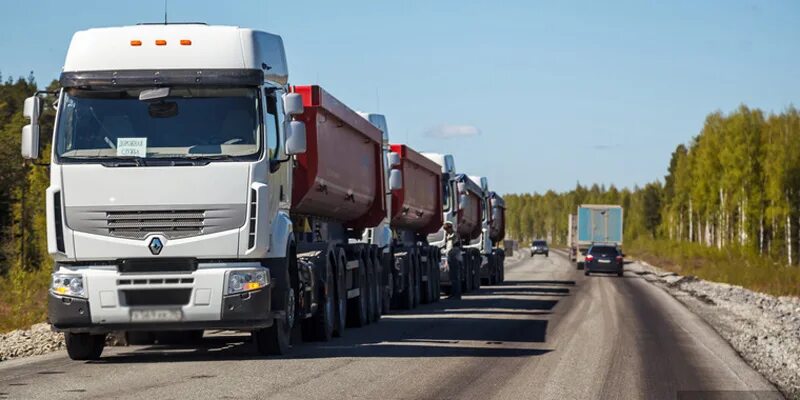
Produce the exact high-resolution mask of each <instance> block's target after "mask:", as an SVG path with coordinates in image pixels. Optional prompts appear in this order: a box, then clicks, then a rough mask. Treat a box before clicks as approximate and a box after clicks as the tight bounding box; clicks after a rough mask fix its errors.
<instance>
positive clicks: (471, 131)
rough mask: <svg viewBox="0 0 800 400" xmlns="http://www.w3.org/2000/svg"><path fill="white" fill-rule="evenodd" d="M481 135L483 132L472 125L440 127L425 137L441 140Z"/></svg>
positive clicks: (432, 129)
mask: <svg viewBox="0 0 800 400" xmlns="http://www.w3.org/2000/svg"><path fill="white" fill-rule="evenodd" d="M480 134H481V130H480V129H478V128H477V127H475V126H472V125H439V126H436V127H433V128H431V129H428V131H427V132H425V135H427V136H430V137H435V138H439V139H452V138H462V137H470V136H477V135H480Z"/></svg>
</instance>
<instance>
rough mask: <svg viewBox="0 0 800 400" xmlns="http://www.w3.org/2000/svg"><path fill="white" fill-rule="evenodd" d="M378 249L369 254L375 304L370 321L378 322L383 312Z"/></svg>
mask: <svg viewBox="0 0 800 400" xmlns="http://www.w3.org/2000/svg"><path fill="white" fill-rule="evenodd" d="M379 251H380V249H378V248H377V247H376V248H374V249H373V250H372V251H371V252H370V255H369V256H370V259H371V260H372V276H373V287H372V298H373V299H374V302H375V308H374V309H373V314H372V320H373V321H376V322H377V321H378V320H380V319H381V313H382V312H383V296H384V294H383V293H384V292H385V289H384V286H383V264H381V260H380V257H378V252H379Z"/></svg>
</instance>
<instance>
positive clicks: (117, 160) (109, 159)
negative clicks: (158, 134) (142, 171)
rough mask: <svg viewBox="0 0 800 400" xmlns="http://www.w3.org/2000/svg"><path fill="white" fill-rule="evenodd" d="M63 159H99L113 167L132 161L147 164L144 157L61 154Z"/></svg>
mask: <svg viewBox="0 0 800 400" xmlns="http://www.w3.org/2000/svg"><path fill="white" fill-rule="evenodd" d="M61 158H63V159H68V160H78V161H94V160H100V161H102V162H103V164H106V163H109V164H112V166H114V167H118V166H120V164H123V163H128V162H131V161H132V162H133V163H134V164H136V166H137V167H143V166H146V165H147V162H146V161H145V158H144V157H119V156H78V157H75V156H61Z"/></svg>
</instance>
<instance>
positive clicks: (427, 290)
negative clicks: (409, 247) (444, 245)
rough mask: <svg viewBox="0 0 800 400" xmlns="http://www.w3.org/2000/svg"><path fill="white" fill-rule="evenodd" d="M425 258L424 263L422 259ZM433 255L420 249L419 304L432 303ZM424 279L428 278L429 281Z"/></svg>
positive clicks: (424, 249) (423, 248)
mask: <svg viewBox="0 0 800 400" xmlns="http://www.w3.org/2000/svg"><path fill="white" fill-rule="evenodd" d="M423 256H424V257H425V261H422V257H423ZM430 258H431V255H430V252H429V251H427V249H426V248H425V247H422V248H420V254H419V271H420V274H419V293H420V297H419V302H420V304H429V303H430V302H431V297H433V296H432V295H431V270H430V263H431V260H430ZM423 277H427V280H423Z"/></svg>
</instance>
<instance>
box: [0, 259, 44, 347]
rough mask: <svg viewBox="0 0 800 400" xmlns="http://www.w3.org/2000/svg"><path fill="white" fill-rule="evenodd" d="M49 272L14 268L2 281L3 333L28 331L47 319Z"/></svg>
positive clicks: (0, 312) (0, 315) (0, 326)
mask: <svg viewBox="0 0 800 400" xmlns="http://www.w3.org/2000/svg"><path fill="white" fill-rule="evenodd" d="M49 284H50V271H49V270H47V269H44V270H39V271H25V270H23V269H22V268H19V267H12V268H11V270H10V271H9V272H8V274H7V275H6V276H3V277H0V333H4V332H7V331H12V330H14V329H27V328H29V327H30V326H31V325H33V324H36V323H39V322H44V320H45V318H46V317H47V288H48V285H49Z"/></svg>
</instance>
